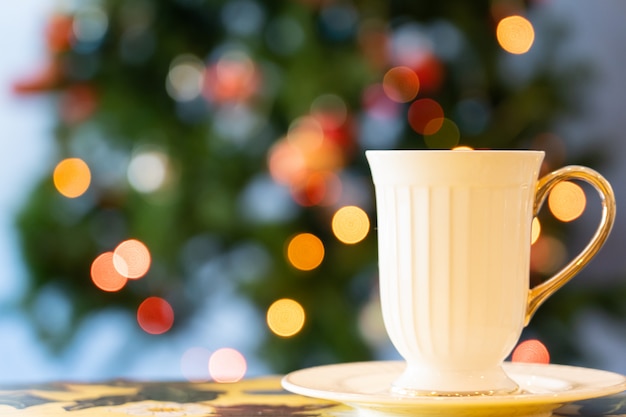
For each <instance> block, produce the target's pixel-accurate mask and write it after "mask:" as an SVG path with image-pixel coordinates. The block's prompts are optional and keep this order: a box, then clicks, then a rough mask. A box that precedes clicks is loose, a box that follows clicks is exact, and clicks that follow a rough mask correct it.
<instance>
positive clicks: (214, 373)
mask: <svg viewBox="0 0 626 417" xmlns="http://www.w3.org/2000/svg"><path fill="white" fill-rule="evenodd" d="M247 368H248V365H247V362H246V358H245V357H244V356H243V355H242V354H241V353H240V352H239V351H237V350H235V349H232V348H221V349H218V350H216V351H215V352H213V354H212V355H211V357H210V358H209V373H210V375H211V378H213V379H214V380H215V382H222V383H232V382H237V381H240V380H241V379H243V377H244V376H245V374H246V371H247Z"/></svg>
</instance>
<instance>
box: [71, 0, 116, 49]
mask: <svg viewBox="0 0 626 417" xmlns="http://www.w3.org/2000/svg"><path fill="white" fill-rule="evenodd" d="M108 26H109V18H108V16H107V14H106V12H105V11H104V10H103V9H102V8H101V7H98V6H95V5H89V6H82V7H79V8H78V10H77V11H76V14H75V15H74V21H73V24H72V32H73V34H74V39H75V40H76V42H77V46H78V47H79V48H80V47H81V46H82V45H81V44H87V46H91V45H93V44H94V43H98V42H100V41H101V40H102V38H104V35H105V34H106V32H107V29H108ZM92 47H93V46H92ZM83 48H84V46H83Z"/></svg>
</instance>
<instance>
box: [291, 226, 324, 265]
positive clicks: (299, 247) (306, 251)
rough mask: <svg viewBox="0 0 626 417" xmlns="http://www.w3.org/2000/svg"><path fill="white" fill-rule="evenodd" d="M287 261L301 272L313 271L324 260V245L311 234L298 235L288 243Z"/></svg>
mask: <svg viewBox="0 0 626 417" xmlns="http://www.w3.org/2000/svg"><path fill="white" fill-rule="evenodd" d="M287 259H288V260H289V262H290V263H291V264H292V265H293V266H294V267H295V268H297V269H300V270H302V271H310V270H312V269H315V268H317V267H318V266H319V265H320V264H321V263H322V261H323V260H324V244H323V243H322V241H321V240H320V239H319V238H318V237H317V236H315V235H313V234H311V233H300V234H299V235H296V236H294V237H293V238H292V239H291V240H290V241H289V245H288V246H287Z"/></svg>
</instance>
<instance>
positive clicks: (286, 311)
mask: <svg viewBox="0 0 626 417" xmlns="http://www.w3.org/2000/svg"><path fill="white" fill-rule="evenodd" d="M305 316H306V315H305V312H304V308H303V307H302V306H301V305H300V303H298V302H297V301H295V300H291V299H289V298H282V299H280V300H277V301H274V303H272V305H271V306H270V307H269V308H268V309H267V326H268V327H269V328H270V330H271V331H272V332H273V333H274V334H276V335H277V336H281V337H291V336H294V335H295V334H297V333H299V332H300V330H302V327H303V326H304V320H305Z"/></svg>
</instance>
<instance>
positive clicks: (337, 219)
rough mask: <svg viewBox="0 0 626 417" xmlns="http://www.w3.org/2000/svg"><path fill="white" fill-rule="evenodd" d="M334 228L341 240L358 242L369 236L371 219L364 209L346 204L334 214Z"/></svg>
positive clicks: (350, 242) (349, 242)
mask: <svg viewBox="0 0 626 417" xmlns="http://www.w3.org/2000/svg"><path fill="white" fill-rule="evenodd" d="M332 229H333V233H334V234H335V236H336V237H337V239H339V240H340V241H341V242H343V243H347V244H353V243H358V242H360V241H362V240H363V239H365V236H367V234H368V232H369V230H370V220H369V217H367V213H365V211H363V209H361V208H359V207H356V206H345V207H342V208H340V209H339V210H337V212H336V213H335V215H334V216H333V220H332Z"/></svg>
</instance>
